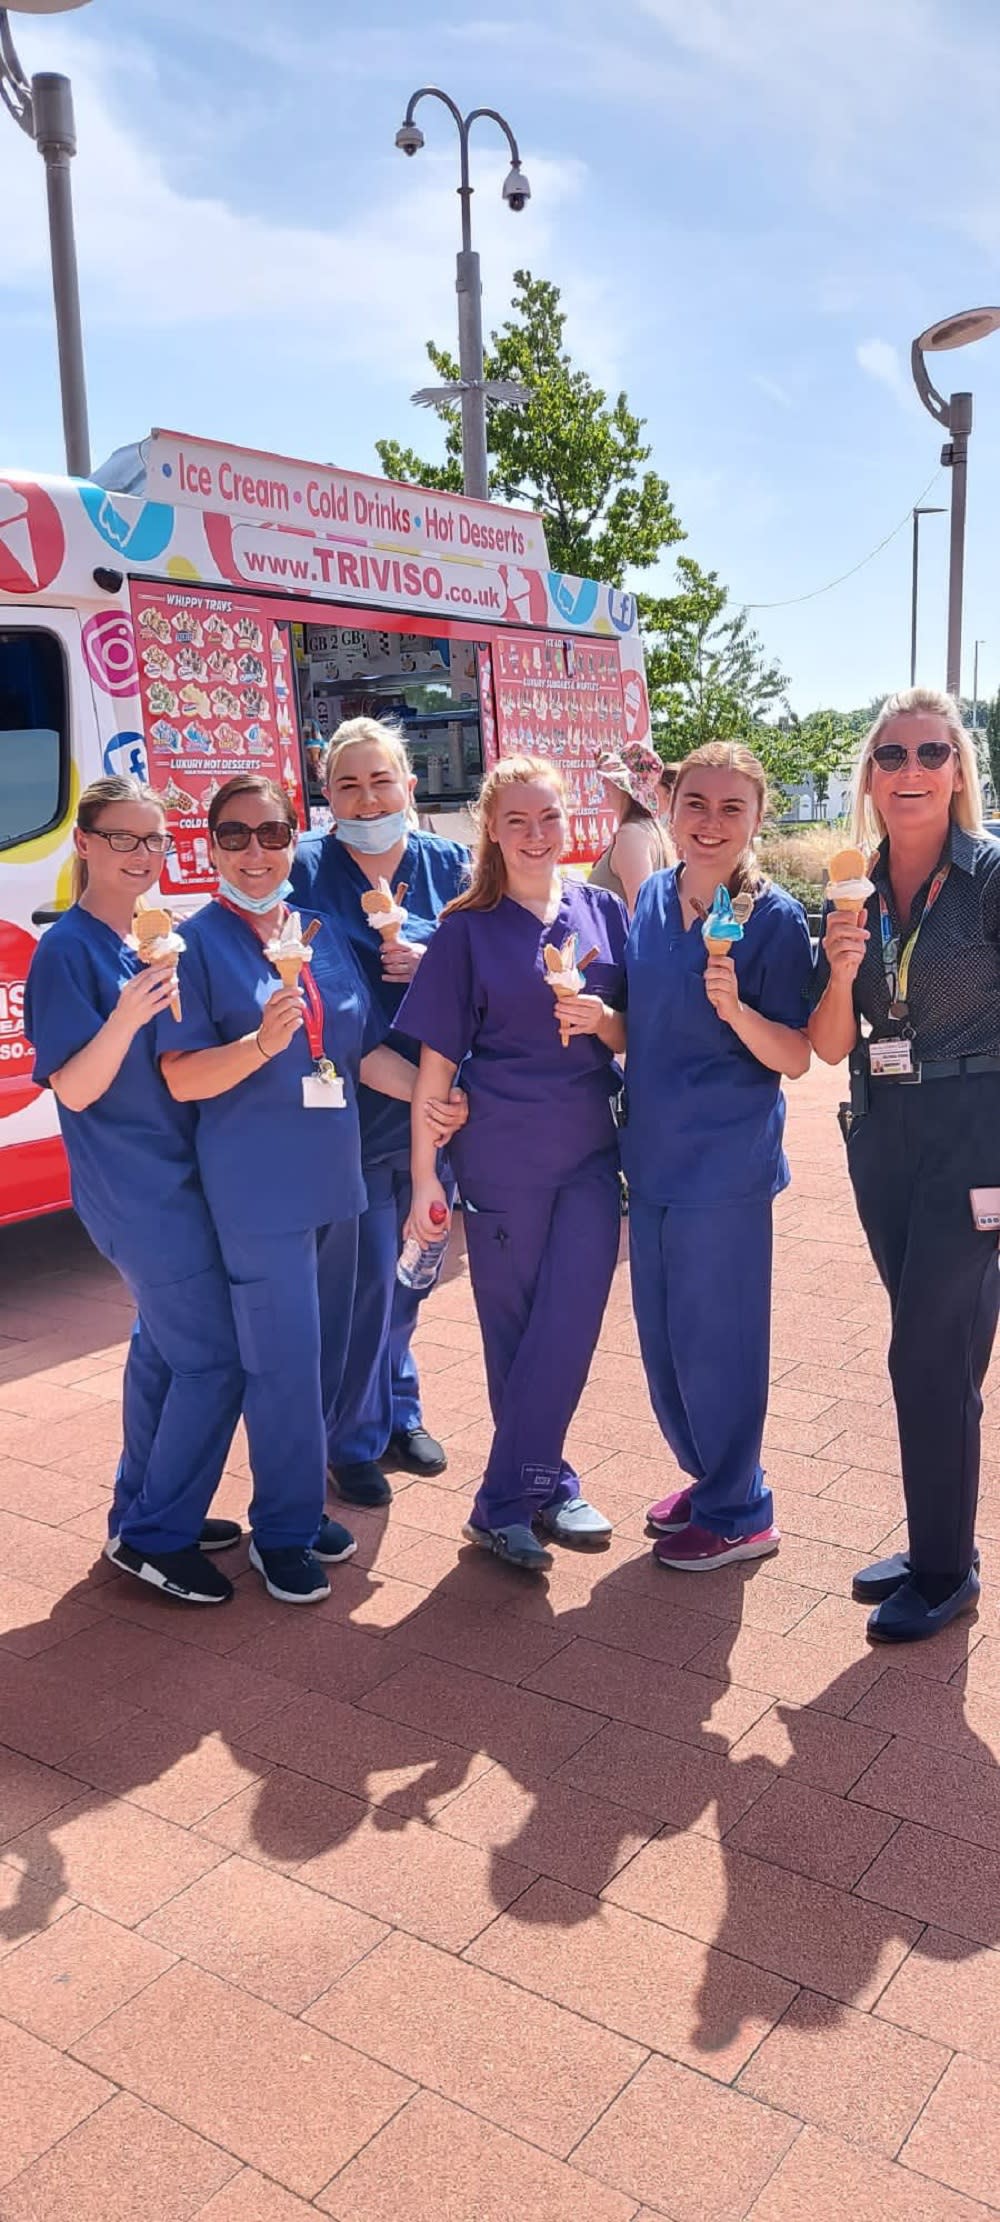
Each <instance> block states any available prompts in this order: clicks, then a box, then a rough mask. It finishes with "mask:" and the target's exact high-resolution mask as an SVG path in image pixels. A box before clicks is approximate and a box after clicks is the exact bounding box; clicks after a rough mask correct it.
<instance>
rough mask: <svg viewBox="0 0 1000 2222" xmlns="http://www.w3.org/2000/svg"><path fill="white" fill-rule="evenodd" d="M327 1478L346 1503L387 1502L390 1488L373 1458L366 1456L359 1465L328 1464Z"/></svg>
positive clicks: (376, 1503)
mask: <svg viewBox="0 0 1000 2222" xmlns="http://www.w3.org/2000/svg"><path fill="white" fill-rule="evenodd" d="M326 1474H327V1480H328V1482H329V1483H330V1486H331V1488H332V1489H334V1490H335V1491H336V1493H337V1496H338V1497H343V1499H344V1501H345V1503H346V1504H362V1505H368V1506H372V1505H380V1504H389V1503H390V1502H391V1500H392V1490H391V1489H390V1487H389V1484H388V1482H387V1480H386V1478H385V1475H384V1473H383V1472H382V1468H381V1466H376V1464H375V1460H374V1458H367V1459H365V1461H364V1464H363V1465H360V1466H328V1467H327V1470H326Z"/></svg>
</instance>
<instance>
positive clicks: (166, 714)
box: [131, 580, 308, 894]
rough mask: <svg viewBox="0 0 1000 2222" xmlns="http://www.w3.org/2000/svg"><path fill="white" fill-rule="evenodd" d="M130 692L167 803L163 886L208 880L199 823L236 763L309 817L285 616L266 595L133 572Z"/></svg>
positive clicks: (206, 884)
mask: <svg viewBox="0 0 1000 2222" xmlns="http://www.w3.org/2000/svg"><path fill="white" fill-rule="evenodd" d="M131 591H132V617H133V622H134V626H135V642H136V654H137V657H138V663H139V692H140V695H141V698H142V712H143V726H144V730H145V736H146V748H147V752H148V756H149V776H150V781H151V784H152V785H153V786H154V787H155V788H157V790H158V792H159V793H160V794H161V795H162V796H163V799H164V801H165V803H166V805H167V810H168V813H169V818H170V830H171V833H172V835H173V839H174V853H173V855H172V856H170V857H168V859H167V862H166V864H165V866H164V871H163V879H162V885H163V888H164V892H165V893H169V892H171V891H177V890H179V889H183V890H184V891H185V892H194V893H199V892H204V893H206V894H210V893H211V892H212V891H213V889H214V887H215V874H214V872H213V870H212V865H211V858H210V853H209V845H208V829H207V824H206V819H207V814H208V806H209V803H210V802H211V800H212V797H213V795H215V794H216V793H217V792H218V789H219V788H220V787H221V786H222V785H223V784H224V782H225V781H226V780H227V779H230V778H231V777H232V775H233V773H234V772H262V773H263V774H264V777H265V778H267V779H273V780H275V781H276V782H277V784H278V785H279V786H280V787H284V788H285V790H286V792H287V793H288V794H289V795H290V796H291V798H292V801H293V802H294V804H295V807H296V809H297V811H298V813H299V824H300V825H304V824H307V823H308V819H307V817H306V813H305V808H304V800H303V793H302V780H301V772H300V758H299V743H298V737H297V733H296V717H295V697H294V686H295V681H294V676H293V671H292V644H291V628H290V626H289V625H287V624H282V623H281V622H279V621H278V620H277V619H276V618H275V615H274V608H273V604H269V603H267V602H254V601H253V600H252V599H251V598H250V597H248V596H244V595H240V597H239V599H238V600H236V599H234V598H233V597H232V596H229V595H224V594H205V593H199V592H193V591H191V590H190V589H189V588H186V587H173V586H162V585H155V586H146V585H144V584H143V583H142V582H141V581H138V580H133V581H132V582H131Z"/></svg>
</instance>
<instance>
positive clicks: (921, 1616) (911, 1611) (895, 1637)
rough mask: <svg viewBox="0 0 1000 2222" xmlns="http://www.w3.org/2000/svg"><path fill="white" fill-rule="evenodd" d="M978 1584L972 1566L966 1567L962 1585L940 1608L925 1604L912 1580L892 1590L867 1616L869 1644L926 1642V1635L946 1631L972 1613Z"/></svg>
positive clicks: (977, 1594)
mask: <svg viewBox="0 0 1000 2222" xmlns="http://www.w3.org/2000/svg"><path fill="white" fill-rule="evenodd" d="M980 1586H981V1585H980V1581H979V1576H978V1574H977V1573H976V1570H975V1567H970V1569H969V1572H968V1573H967V1575H966V1577H965V1580H964V1582H960V1584H959V1586H958V1588H957V1589H953V1590H952V1593H951V1596H950V1597H946V1598H945V1599H944V1602H943V1603H942V1604H940V1605H929V1604H928V1603H927V1600H926V1598H925V1597H921V1594H920V1591H919V1589H918V1588H917V1585H916V1583H915V1581H914V1580H913V1579H912V1577H908V1579H907V1580H906V1581H905V1582H903V1583H902V1585H901V1587H900V1588H899V1589H894V1590H893V1593H892V1596H891V1597H886V1598H884V1599H883V1601H882V1603H881V1605H877V1606H876V1608H875V1611H874V1612H873V1613H870V1614H869V1616H868V1640H869V1642H870V1643H926V1641H927V1638H928V1637H929V1636H936V1635H938V1634H939V1632H940V1630H941V1629H942V1628H948V1627H950V1625H951V1622H952V1621H953V1620H958V1619H959V1618H960V1617H961V1615H962V1613H967V1612H975V1609H976V1606H977V1604H978V1602H979V1595H980Z"/></svg>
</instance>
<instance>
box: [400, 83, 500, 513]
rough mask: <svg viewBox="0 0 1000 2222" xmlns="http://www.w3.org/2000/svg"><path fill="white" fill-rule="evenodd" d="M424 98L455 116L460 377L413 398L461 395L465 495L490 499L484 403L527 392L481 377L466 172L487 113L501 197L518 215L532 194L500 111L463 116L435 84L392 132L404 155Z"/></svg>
mask: <svg viewBox="0 0 1000 2222" xmlns="http://www.w3.org/2000/svg"><path fill="white" fill-rule="evenodd" d="M422 100H440V101H441V103H442V105H443V106H444V107H445V108H447V110H448V112H449V114H450V115H451V116H452V117H453V118H454V121H455V124H456V126H457V129H458V138H459V146H460V149H461V183H460V185H459V188H458V196H459V199H460V201H461V204H462V245H461V249H460V252H459V254H458V257H457V260H456V279H455V291H456V293H457V294H458V363H459V372H460V378H459V383H458V385H457V386H443V387H437V388H426V389H424V391H422V392H421V393H419V394H414V397H413V398H414V400H415V401H420V402H427V403H430V404H432V405H433V403H435V402H438V401H446V400H448V401H453V400H460V401H461V405H462V477H463V483H464V486H465V491H466V493H467V494H472V495H475V497H476V498H477V500H479V501H488V500H489V471H488V465H487V459H486V404H487V401H497V402H506V403H507V404H508V405H511V406H512V405H516V404H517V403H519V402H522V401H526V400H527V399H528V395H527V393H526V391H525V389H524V387H521V386H513V385H511V386H508V385H506V384H504V383H503V382H502V381H499V380H498V381H494V382H484V378H483V288H482V281H481V278H480V271H479V256H478V255H477V254H476V253H475V252H474V250H473V245H472V192H473V188H472V184H471V181H470V176H469V133H470V131H471V128H472V125H473V124H474V123H477V122H478V121H479V119H480V117H486V118H488V119H489V121H490V122H492V123H495V124H497V125H498V126H499V128H500V130H501V131H502V132H503V134H504V137H505V139H506V141H507V145H508V147H509V148H510V158H511V168H510V170H509V171H508V173H507V176H506V178H505V180H504V186H503V197H504V200H505V201H506V203H507V206H508V208H510V209H512V210H513V212H514V214H515V215H519V214H520V212H521V210H522V209H523V208H524V206H525V203H526V202H527V201H529V200H530V199H531V187H530V185H529V184H528V180H527V178H526V177H525V175H524V171H523V170H522V168H521V157H520V154H519V153H518V146H517V140H516V139H515V137H514V134H513V132H512V130H511V128H510V125H509V123H508V122H507V120H506V118H505V117H504V116H501V115H500V114H499V112H498V110H497V109H496V108H472V109H470V111H469V114H468V115H467V116H463V114H462V111H461V109H460V108H459V107H458V106H457V104H456V102H455V101H453V100H452V98H451V96H450V94H449V93H443V92H441V91H440V90H439V88H438V87H437V86H436V85H422V86H421V88H420V91H419V92H416V93H414V95H413V98H412V100H411V101H410V102H409V104H408V106H407V110H406V114H405V116H404V118H403V122H402V125H401V126H400V129H399V130H398V131H397V133H396V145H397V147H399V148H400V149H401V151H402V152H403V154H411V155H412V154H419V152H420V149H421V147H422V146H423V144H424V135H423V132H422V131H421V130H420V127H419V125H418V124H416V123H415V122H414V120H413V119H414V116H415V115H416V111H417V108H418V106H419V103H420V102H421V101H422Z"/></svg>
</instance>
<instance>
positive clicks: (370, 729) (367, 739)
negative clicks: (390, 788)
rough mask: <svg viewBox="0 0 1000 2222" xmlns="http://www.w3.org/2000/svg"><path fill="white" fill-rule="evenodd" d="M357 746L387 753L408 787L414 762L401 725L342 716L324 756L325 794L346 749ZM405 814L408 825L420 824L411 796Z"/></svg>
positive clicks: (385, 720)
mask: <svg viewBox="0 0 1000 2222" xmlns="http://www.w3.org/2000/svg"><path fill="white" fill-rule="evenodd" d="M358 747H368V748H380V749H381V750H382V751H383V754H384V755H386V756H388V758H389V761H390V763H391V764H392V766H393V769H394V770H395V771H396V773H397V774H398V776H399V778H400V779H401V780H402V782H403V785H404V787H406V788H407V790H409V784H410V781H411V779H412V778H413V765H412V764H411V762H410V758H409V752H408V750H407V746H406V740H405V737H404V734H403V730H402V727H401V726H399V725H390V723H389V721H388V719H387V718H364V717H362V718H345V719H344V722H343V724H342V725H338V727H337V730H336V732H335V733H334V734H333V735H332V737H331V739H330V742H329V744H328V746H327V751H326V755H325V756H324V758H323V785H324V787H325V788H326V791H327V794H328V795H329V792H330V782H331V780H332V778H333V775H334V772H335V771H336V769H337V765H338V764H339V762H340V759H341V757H342V755H343V753H344V750H345V748H358ZM406 814H407V817H408V819H409V822H410V824H411V826H415V825H419V823H420V820H419V819H418V817H417V813H416V811H415V809H414V807H413V802H412V799H410V800H409V801H408V803H407V813H406Z"/></svg>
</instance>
